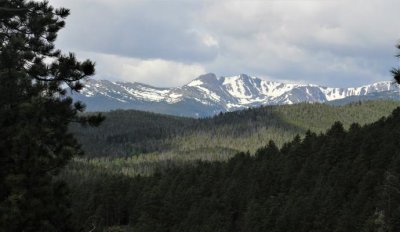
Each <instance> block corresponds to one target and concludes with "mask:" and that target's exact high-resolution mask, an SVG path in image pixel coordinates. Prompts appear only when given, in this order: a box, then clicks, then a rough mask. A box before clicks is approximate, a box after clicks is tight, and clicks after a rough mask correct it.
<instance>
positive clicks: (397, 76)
mask: <svg viewBox="0 0 400 232" xmlns="http://www.w3.org/2000/svg"><path fill="white" fill-rule="evenodd" d="M396 47H397V48H398V49H399V50H400V43H399V44H397V46H396ZM396 57H397V58H400V53H398V54H397V55H396ZM392 75H393V78H394V80H395V81H396V83H397V84H400V68H393V69H392Z"/></svg>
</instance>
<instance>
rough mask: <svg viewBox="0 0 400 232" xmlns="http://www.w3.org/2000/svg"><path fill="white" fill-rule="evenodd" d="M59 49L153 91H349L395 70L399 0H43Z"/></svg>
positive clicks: (101, 72) (100, 75)
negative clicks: (257, 81) (205, 84)
mask: <svg viewBox="0 0 400 232" xmlns="http://www.w3.org/2000/svg"><path fill="white" fill-rule="evenodd" d="M50 4H52V5H53V6H55V7H60V6H62V7H66V8H69V9H70V10H71V15H70V16H69V17H68V18H67V20H66V27H65V28H64V29H63V30H62V31H60V33H59V36H58V39H57V42H56V45H57V47H58V48H60V49H62V50H63V51H65V52H69V51H71V52H74V53H75V54H76V55H77V57H78V58H79V59H87V58H89V59H91V60H93V61H95V62H96V76H95V78H96V79H107V80H113V81H128V82H142V83H146V84H150V85H153V86H158V87H176V86H181V85H184V84H187V83H188V82H190V81H191V80H193V79H194V78H196V77H198V76H199V75H201V74H205V73H215V74H216V75H217V76H233V75H238V74H241V73H245V74H248V75H251V76H257V77H259V78H262V79H266V80H273V81H284V82H293V83H312V84H319V85H324V86H331V87H352V86H353V87H354V86H360V85H364V84H370V83H373V82H377V81H386V80H391V75H390V70H391V68H392V67H398V65H399V61H398V59H397V58H395V55H396V54H397V53H398V51H397V49H396V47H395V45H396V44H397V43H399V42H400V30H399V29H400V14H399V9H400V1H399V0H242V1H239V0H50Z"/></svg>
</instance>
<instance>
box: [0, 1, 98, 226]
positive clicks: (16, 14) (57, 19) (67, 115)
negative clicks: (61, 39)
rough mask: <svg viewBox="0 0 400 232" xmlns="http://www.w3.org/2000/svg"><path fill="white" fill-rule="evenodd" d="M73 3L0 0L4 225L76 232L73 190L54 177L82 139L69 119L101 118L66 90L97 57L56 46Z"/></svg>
mask: <svg viewBox="0 0 400 232" xmlns="http://www.w3.org/2000/svg"><path fill="white" fill-rule="evenodd" d="M68 15H69V10H67V9H64V8H60V9H54V8H53V7H52V6H50V5H49V4H48V2H47V1H24V0H6V1H4V0H0V167H1V168H0V186H1V187H0V188H1V189H0V231H70V230H72V228H71V224H70V223H69V221H68V218H69V209H68V208H69V207H68V201H67V196H68V191H67V188H66V186H65V184H64V183H62V182H60V181H57V180H56V179H55V178H54V177H55V175H57V173H58V172H59V171H60V170H61V168H63V167H64V166H65V165H66V163H67V162H68V161H69V160H70V159H71V158H72V157H73V156H75V155H78V154H81V153H82V151H81V149H80V146H79V144H78V143H77V141H76V140H75V138H74V137H73V136H72V135H71V134H70V133H69V132H68V125H69V124H70V123H71V122H79V123H82V124H86V125H93V126H95V125H98V124H99V123H100V122H101V121H102V119H103V117H102V116H101V115H96V116H88V117H80V116H79V115H78V113H79V112H82V111H83V110H84V108H85V107H84V105H83V104H82V103H80V102H76V103H74V102H73V101H72V99H71V98H70V97H68V95H67V93H68V92H67V91H68V90H70V91H79V90H80V89H81V88H82V87H83V83H82V81H83V80H84V79H86V78H88V77H90V76H92V75H93V74H94V71H95V70H94V63H93V62H91V61H89V60H86V61H84V62H79V61H77V60H76V58H75V56H74V55H73V54H72V53H70V54H67V55H65V54H63V53H61V51H60V50H57V49H55V45H54V42H55V40H56V37H57V32H58V31H59V30H60V29H61V28H63V27H64V24H65V23H64V19H65V18H66V17H67V16H68Z"/></svg>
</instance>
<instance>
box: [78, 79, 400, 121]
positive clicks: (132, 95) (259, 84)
mask: <svg viewBox="0 0 400 232" xmlns="http://www.w3.org/2000/svg"><path fill="white" fill-rule="evenodd" d="M399 90H400V89H399V87H398V86H397V84H395V83H393V82H391V81H383V82H377V83H373V84H371V85H365V86H361V87H356V88H330V87H324V86H318V85H312V84H289V83H281V82H275V81H266V80H262V79H259V78H257V77H252V76H248V75H245V74H240V75H238V76H231V77H217V76H216V75H215V74H213V73H209V74H205V75H202V76H199V77H198V78H196V79H194V80H193V81H191V82H190V83H188V84H186V85H184V86H181V87H176V88H157V87H153V86H150V85H146V84H142V83H136V82H134V83H129V82H111V81H107V80H90V81H88V82H87V83H86V85H85V88H84V89H83V90H82V91H81V93H79V94H76V93H74V94H73V98H74V99H75V100H81V101H83V102H84V103H85V104H86V105H87V110H88V111H109V110H113V109H137V110H144V111H151V112H157V113H163V114H172V115H179V116H190V117H205V116H211V115H214V114H217V113H219V112H225V111H233V110H239V109H243V108H248V107H256V106H260V105H283V104H294V103H300V102H321V103H322V102H327V103H330V104H345V103H348V102H352V101H360V100H373V99H398V100H400V91H399Z"/></svg>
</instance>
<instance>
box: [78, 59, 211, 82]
mask: <svg viewBox="0 0 400 232" xmlns="http://www.w3.org/2000/svg"><path fill="white" fill-rule="evenodd" d="M78 55H79V57H82V58H89V59H93V60H95V61H96V77H95V78H97V79H109V80H117V81H127V82H141V83H145V84H146V83H151V84H154V85H155V86H158V87H171V86H179V85H183V84H186V83H188V82H189V81H190V80H192V79H194V78H195V77H197V76H199V75H201V74H204V73H205V72H206V70H205V69H204V68H203V67H202V66H201V65H197V64H183V63H179V62H174V61H167V60H162V59H147V60H142V59H136V58H129V57H121V56H117V55H110V54H102V53H90V52H89V53H86V52H84V53H79V54H78Z"/></svg>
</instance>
